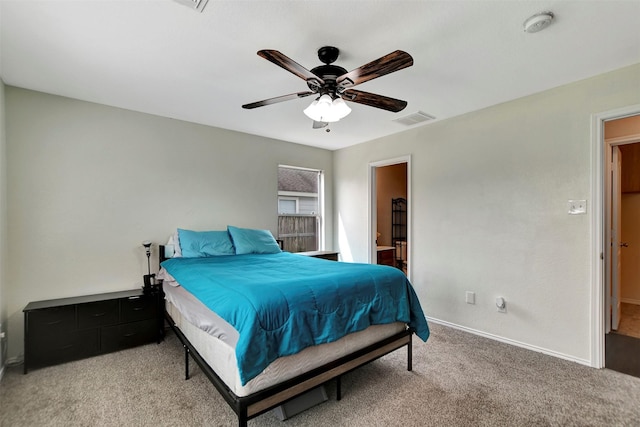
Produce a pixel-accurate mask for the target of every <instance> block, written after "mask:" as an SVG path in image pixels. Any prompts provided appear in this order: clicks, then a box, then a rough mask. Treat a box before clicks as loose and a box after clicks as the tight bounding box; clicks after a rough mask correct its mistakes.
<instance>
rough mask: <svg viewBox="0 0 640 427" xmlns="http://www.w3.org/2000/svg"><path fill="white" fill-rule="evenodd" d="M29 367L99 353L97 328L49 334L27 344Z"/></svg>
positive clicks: (47, 364) (52, 363)
mask: <svg viewBox="0 0 640 427" xmlns="http://www.w3.org/2000/svg"><path fill="white" fill-rule="evenodd" d="M27 351H28V352H29V368H37V367H41V366H49V365H54V364H57V363H61V362H66V361H70V360H77V359H82V358H84V357H88V356H93V355H95V354H97V353H98V334H97V331H96V330H95V329H88V330H85V331H74V332H66V333H64V334H56V335H49V336H47V337H42V338H40V339H38V340H31V341H30V342H29V343H28V344H27Z"/></svg>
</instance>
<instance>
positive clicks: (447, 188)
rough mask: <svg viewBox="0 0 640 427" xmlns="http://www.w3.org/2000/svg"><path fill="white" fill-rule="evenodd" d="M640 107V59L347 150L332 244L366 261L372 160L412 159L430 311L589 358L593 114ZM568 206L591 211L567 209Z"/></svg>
mask: <svg viewBox="0 0 640 427" xmlns="http://www.w3.org/2000/svg"><path fill="white" fill-rule="evenodd" d="M638 103H640V65H635V66H632V67H627V68H624V69H621V70H617V71H614V72H610V73H607V74H604V75H600V76H597V77H594V78H591V79H588V80H584V81H580V82H576V83H573V84H570V85H567V86H563V87H559V88H556V89H553V90H549V91H546V92H543V93H540V94H536V95H533V96H529V97H526V98H522V99H518V100H515V101H512V102H508V103H505V104H501V105H497V106H494V107H491V108H487V109H484V110H480V111H476V112H473V113H470V114H466V115H464V116H460V117H456V118H452V119H449V120H443V121H440V122H434V123H431V124H427V125H424V126H420V127H416V128H415V129H411V130H408V131H406V132H403V133H401V134H398V135H393V136H389V137H385V138H381V139H378V140H375V141H371V142H368V143H365V144H361V145H357V146H354V147H350V148H346V149H343V150H339V151H336V152H335V153H334V180H335V183H336V185H335V187H334V194H335V206H336V217H335V219H334V221H335V224H336V227H335V230H336V236H335V237H334V240H335V241H336V242H339V249H340V251H341V253H342V254H343V256H344V255H345V254H349V255H350V257H351V258H352V259H353V260H355V261H366V260H367V259H368V247H367V242H368V241H369V238H368V237H369V230H368V205H369V189H368V176H369V164H370V163H371V162H377V161H383V160H386V159H391V158H396V157H399V156H405V155H410V156H411V171H412V172H411V177H410V185H411V192H412V194H411V202H412V204H411V206H412V212H411V213H412V226H413V228H412V236H410V238H411V240H412V246H411V248H410V251H412V255H413V258H412V261H411V262H412V264H411V272H412V276H411V277H412V282H413V284H414V286H415V287H416V289H417V292H418V294H419V296H420V299H421V302H422V304H423V307H424V311H425V313H426V314H427V316H429V317H432V318H434V319H438V320H440V321H443V322H448V323H450V324H453V325H457V326H460V327H463V328H468V329H470V330H475V331H479V332H481V333H484V334H486V335H489V336H494V337H497V338H499V339H504V340H506V341H508V342H512V343H519V344H523V345H525V346H528V347H530V348H537V349H541V350H543V351H546V352H549V353H552V354H556V355H558V356H561V357H566V358H569V359H573V360H576V361H578V362H581V363H589V360H590V358H591V355H590V339H591V331H590V326H591V307H590V303H591V300H590V295H591V294H590V292H591V285H592V282H591V271H592V270H591V266H592V262H598V261H596V260H594V256H593V255H594V254H593V253H592V251H591V249H590V245H591V232H592V226H591V221H592V215H593V209H595V207H594V206H592V204H591V200H589V199H590V196H591V184H592V174H594V173H595V171H592V170H591V165H592V163H591V161H592V160H591V155H592V145H591V141H592V139H591V115H592V114H594V113H599V112H604V111H609V110H612V109H616V108H621V107H624V106H629V105H634V104H638ZM570 199H586V200H587V201H588V202H587V203H588V206H589V213H588V214H587V215H568V214H567V209H568V208H567V203H568V200H570ZM466 291H473V292H475V293H476V304H475V305H470V304H466V303H465V292H466ZM498 296H502V297H504V298H505V299H506V301H507V313H506V314H500V313H498V312H497V310H496V307H495V298H496V297H498Z"/></svg>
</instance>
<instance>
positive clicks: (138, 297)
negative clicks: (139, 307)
mask: <svg viewBox="0 0 640 427" xmlns="http://www.w3.org/2000/svg"><path fill="white" fill-rule="evenodd" d="M129 299H130V300H131V299H140V296H139V295H138V296H137V297H129Z"/></svg>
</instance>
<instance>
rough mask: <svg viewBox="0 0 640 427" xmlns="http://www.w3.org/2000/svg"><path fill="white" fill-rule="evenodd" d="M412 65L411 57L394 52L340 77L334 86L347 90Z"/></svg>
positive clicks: (399, 51) (397, 51) (404, 53)
mask: <svg viewBox="0 0 640 427" xmlns="http://www.w3.org/2000/svg"><path fill="white" fill-rule="evenodd" d="M412 65H413V58H412V57H411V55H409V54H408V53H407V52H404V51H402V50H396V51H395V52H391V53H390V54H388V55H385V56H383V57H382V58H378V59H376V60H374V61H371V62H369V63H368V64H365V65H363V66H361V67H358V68H356V69H355V70H352V71H349V72H348V73H346V74H343V75H341V76H340V77H338V78H337V79H336V84H337V85H338V88H348V87H351V86H355V85H359V84H360V83H364V82H366V81H369V80H372V79H375V78H377V77H380V76H384V75H385V74H389V73H393V72H394V71H398V70H402V69H403V68H407V67H410V66H412Z"/></svg>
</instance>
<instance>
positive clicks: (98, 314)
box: [93, 312, 107, 317]
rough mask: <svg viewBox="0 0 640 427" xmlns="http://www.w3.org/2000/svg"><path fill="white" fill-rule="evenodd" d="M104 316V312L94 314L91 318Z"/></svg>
mask: <svg viewBox="0 0 640 427" xmlns="http://www.w3.org/2000/svg"><path fill="white" fill-rule="evenodd" d="M105 314H107V313H106V312H102V313H94V314H93V317H101V316H104V315H105Z"/></svg>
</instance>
